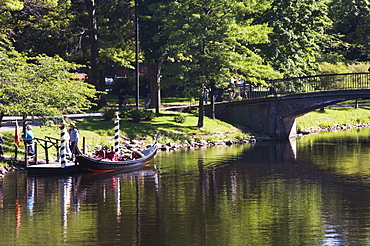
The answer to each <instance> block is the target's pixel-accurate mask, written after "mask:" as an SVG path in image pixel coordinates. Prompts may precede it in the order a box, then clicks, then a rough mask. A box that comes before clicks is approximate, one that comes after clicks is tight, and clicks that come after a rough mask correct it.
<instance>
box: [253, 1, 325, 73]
mask: <svg viewBox="0 0 370 246" xmlns="http://www.w3.org/2000/svg"><path fill="white" fill-rule="evenodd" d="M325 2H326V1H325V0H304V1H301V0H289V1H287V0H274V1H273V4H272V5H271V7H270V8H269V10H268V11H266V12H265V13H264V14H263V15H262V16H261V18H259V19H258V22H260V23H268V25H269V26H270V27H272V28H273V31H272V32H271V33H270V35H269V40H270V42H268V43H266V44H265V45H262V46H260V49H261V51H262V52H263V53H264V55H265V57H267V58H268V59H269V60H270V62H271V64H272V65H273V66H274V68H275V69H277V70H278V71H280V72H281V73H283V74H284V76H285V77H293V76H294V77H298V76H304V75H310V74H313V73H314V71H315V70H317V68H318V65H317V58H318V57H319V56H320V47H319V44H321V43H322V42H323V39H324V32H325V30H326V28H327V27H328V26H329V25H330V20H329V18H328V17H327V5H326V4H325Z"/></svg>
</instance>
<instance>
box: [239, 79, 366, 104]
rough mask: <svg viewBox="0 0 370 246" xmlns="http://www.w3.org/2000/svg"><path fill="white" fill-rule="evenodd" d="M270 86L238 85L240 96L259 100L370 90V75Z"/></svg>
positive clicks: (290, 81)
mask: <svg viewBox="0 0 370 246" xmlns="http://www.w3.org/2000/svg"><path fill="white" fill-rule="evenodd" d="M267 84H268V85H269V86H261V87H254V86H250V85H249V84H241V85H238V89H239V93H240V95H241V96H242V97H243V98H245V99H248V98H259V97H267V96H272V95H287V94H295V93H307V92H315V91H330V90H350V89H365V88H370V73H343V74H325V75H316V76H305V77H297V78H287V79H275V80H269V81H267Z"/></svg>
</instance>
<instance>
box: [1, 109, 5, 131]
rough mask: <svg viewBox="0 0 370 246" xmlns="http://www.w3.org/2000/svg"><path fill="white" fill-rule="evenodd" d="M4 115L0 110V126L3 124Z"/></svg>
mask: <svg viewBox="0 0 370 246" xmlns="http://www.w3.org/2000/svg"><path fill="white" fill-rule="evenodd" d="M4 116H5V114H4V112H1V113H0V127H2V126H3V118H4Z"/></svg>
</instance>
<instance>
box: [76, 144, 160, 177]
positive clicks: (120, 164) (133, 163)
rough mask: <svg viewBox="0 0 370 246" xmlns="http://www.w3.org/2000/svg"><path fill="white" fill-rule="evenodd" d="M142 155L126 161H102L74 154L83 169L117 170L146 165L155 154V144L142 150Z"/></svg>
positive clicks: (94, 170) (93, 170)
mask: <svg viewBox="0 0 370 246" xmlns="http://www.w3.org/2000/svg"><path fill="white" fill-rule="evenodd" d="M143 152H144V156H143V157H141V158H137V159H134V160H127V161H104V160H99V159H96V158H92V157H89V156H87V155H84V154H82V153H79V154H77V155H76V160H77V162H78V163H79V165H80V166H81V167H82V168H83V169H84V170H85V171H91V172H111V171H117V170H129V169H134V168H137V167H140V166H143V165H146V164H147V163H148V162H149V161H150V160H151V159H153V158H154V157H155V156H156V154H157V145H156V144H155V145H153V146H152V147H150V148H149V149H147V150H145V151H143Z"/></svg>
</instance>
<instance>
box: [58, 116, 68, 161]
mask: <svg viewBox="0 0 370 246" xmlns="http://www.w3.org/2000/svg"><path fill="white" fill-rule="evenodd" d="M66 125H67V123H66V122H65V120H64V118H63V120H62V123H61V124H60V125H59V127H60V142H61V143H60V166H61V168H65V167H66V162H67V148H68V145H67V141H66V140H67V129H66Z"/></svg>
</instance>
